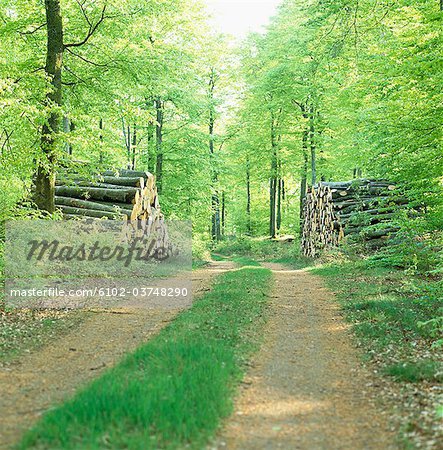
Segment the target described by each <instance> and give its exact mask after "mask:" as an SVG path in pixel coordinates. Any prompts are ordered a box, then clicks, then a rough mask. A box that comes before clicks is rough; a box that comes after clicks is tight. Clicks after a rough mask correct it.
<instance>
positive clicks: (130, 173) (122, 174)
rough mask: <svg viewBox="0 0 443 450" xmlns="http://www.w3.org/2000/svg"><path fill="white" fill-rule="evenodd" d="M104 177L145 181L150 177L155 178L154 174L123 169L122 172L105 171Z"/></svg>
mask: <svg viewBox="0 0 443 450" xmlns="http://www.w3.org/2000/svg"><path fill="white" fill-rule="evenodd" d="M103 175H104V176H110V177H120V178H126V177H139V178H140V177H143V178H144V179H145V180H147V179H148V178H150V177H153V176H154V175H152V173H149V172H144V171H141V170H129V169H121V170H116V171H113V170H105V171H104V172H103Z"/></svg>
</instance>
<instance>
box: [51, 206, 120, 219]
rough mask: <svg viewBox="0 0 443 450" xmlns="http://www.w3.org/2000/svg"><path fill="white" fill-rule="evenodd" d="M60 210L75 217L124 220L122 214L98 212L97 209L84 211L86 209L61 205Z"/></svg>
mask: <svg viewBox="0 0 443 450" xmlns="http://www.w3.org/2000/svg"><path fill="white" fill-rule="evenodd" d="M58 208H60V209H61V211H62V213H63V214H64V215H66V214H69V215H74V216H87V217H95V218H97V219H101V218H103V217H105V218H107V219H121V218H123V215H124V214H122V213H118V212H113V213H112V212H108V211H97V210H95V209H84V208H73V207H72V206H64V205H60V206H58Z"/></svg>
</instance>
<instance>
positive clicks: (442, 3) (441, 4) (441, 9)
mask: <svg viewBox="0 0 443 450" xmlns="http://www.w3.org/2000/svg"><path fill="white" fill-rule="evenodd" d="M440 11H443V0H440Z"/></svg>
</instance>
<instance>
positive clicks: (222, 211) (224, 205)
mask: <svg viewBox="0 0 443 450" xmlns="http://www.w3.org/2000/svg"><path fill="white" fill-rule="evenodd" d="M225 227H226V198H225V191H223V192H222V209H221V234H222V236H224V235H225Z"/></svg>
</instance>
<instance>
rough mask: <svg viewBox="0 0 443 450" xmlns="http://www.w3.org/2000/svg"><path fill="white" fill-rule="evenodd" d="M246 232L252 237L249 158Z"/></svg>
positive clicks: (247, 162) (248, 167) (249, 168)
mask: <svg viewBox="0 0 443 450" xmlns="http://www.w3.org/2000/svg"><path fill="white" fill-rule="evenodd" d="M246 230H247V234H248V235H249V236H251V235H252V223H251V162H250V161H249V158H248V159H247V160H246Z"/></svg>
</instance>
